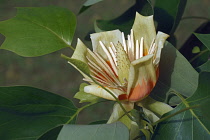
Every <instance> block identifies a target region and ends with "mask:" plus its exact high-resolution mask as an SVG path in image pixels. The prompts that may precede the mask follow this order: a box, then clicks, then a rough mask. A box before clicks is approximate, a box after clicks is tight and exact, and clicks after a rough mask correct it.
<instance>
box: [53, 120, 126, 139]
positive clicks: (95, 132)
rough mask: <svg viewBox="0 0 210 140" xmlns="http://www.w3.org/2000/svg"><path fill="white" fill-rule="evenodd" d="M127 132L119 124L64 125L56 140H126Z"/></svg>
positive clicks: (123, 126)
mask: <svg viewBox="0 0 210 140" xmlns="http://www.w3.org/2000/svg"><path fill="white" fill-rule="evenodd" d="M128 139H129V131H128V129H127V127H126V126H125V125H124V124H122V123H120V122H116V123H112V124H100V125H64V127H63V128H62V130H61V132H60V134H59V135H58V139H57V140H128Z"/></svg>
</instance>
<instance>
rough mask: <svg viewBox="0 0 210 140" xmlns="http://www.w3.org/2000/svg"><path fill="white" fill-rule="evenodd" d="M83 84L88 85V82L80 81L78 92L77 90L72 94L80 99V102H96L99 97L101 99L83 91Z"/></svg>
mask: <svg viewBox="0 0 210 140" xmlns="http://www.w3.org/2000/svg"><path fill="white" fill-rule="evenodd" d="M85 86H88V84H87V83H82V84H81V85H80V88H79V92H77V93H76V94H75V96H74V98H76V99H79V100H80V103H84V102H97V101H98V100H99V99H101V98H99V97H97V96H94V95H93V94H89V93H86V92H84V87H85Z"/></svg>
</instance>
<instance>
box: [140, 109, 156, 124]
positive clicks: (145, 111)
mask: <svg viewBox="0 0 210 140" xmlns="http://www.w3.org/2000/svg"><path fill="white" fill-rule="evenodd" d="M143 112H144V114H145V115H146V116H147V117H148V118H149V120H150V121H151V123H154V122H156V121H158V120H159V119H160V118H159V117H158V116H156V115H155V114H154V113H153V112H152V111H150V110H148V109H146V108H143Z"/></svg>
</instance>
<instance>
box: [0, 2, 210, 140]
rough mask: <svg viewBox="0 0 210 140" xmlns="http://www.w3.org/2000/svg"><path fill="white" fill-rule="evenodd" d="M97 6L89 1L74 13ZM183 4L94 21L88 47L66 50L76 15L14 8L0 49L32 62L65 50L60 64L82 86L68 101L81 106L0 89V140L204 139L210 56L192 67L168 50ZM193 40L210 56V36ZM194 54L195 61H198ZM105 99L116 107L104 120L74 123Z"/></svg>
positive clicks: (209, 130) (1, 29) (2, 28)
mask: <svg viewBox="0 0 210 140" xmlns="http://www.w3.org/2000/svg"><path fill="white" fill-rule="evenodd" d="M101 1H103V0H87V1H86V2H85V3H84V5H83V6H81V7H82V8H81V9H80V12H79V14H82V13H84V12H86V10H87V9H88V8H89V7H91V6H94V5H95V4H98V3H99V2H100V4H103V3H102V2H101ZM140 4H141V5H140ZM185 5H186V0H171V1H170V3H169V2H168V1H165V0H156V3H155V5H154V6H153V5H152V4H151V2H150V0H136V3H135V4H134V5H133V6H132V7H128V10H127V11H126V12H125V13H123V14H122V15H121V16H119V17H117V18H115V19H114V18H113V19H112V20H97V21H96V22H95V25H94V26H95V33H92V34H90V39H91V43H92V48H91V47H88V46H87V45H86V44H85V43H83V42H84V41H82V40H83V39H82V38H80V39H77V45H76V46H75V47H73V46H72V44H71V43H72V40H73V39H75V38H74V33H75V30H76V16H75V14H74V13H72V12H71V11H69V10H68V9H65V8H61V7H56V6H48V7H24V8H23V7H19V8H17V15H16V16H15V17H13V18H11V19H8V20H5V21H1V22H0V33H1V34H2V35H4V36H5V40H4V42H3V44H2V45H1V47H0V49H4V50H8V51H12V52H14V53H16V54H18V55H20V56H23V57H38V56H41V55H45V54H49V53H52V52H55V51H58V50H60V49H62V48H69V51H73V55H72V56H68V55H67V54H68V52H67V53H65V54H61V57H62V58H64V59H63V61H65V62H68V63H69V65H70V66H72V67H74V68H75V69H76V70H78V71H79V72H80V73H81V74H82V76H83V80H84V81H85V82H86V83H82V84H81V85H80V89H78V92H77V93H75V96H74V98H76V99H78V100H79V102H80V103H86V104H85V105H84V106H82V107H80V108H77V107H75V106H74V104H73V103H72V101H71V99H66V98H64V97H62V96H59V95H57V94H54V93H51V92H48V91H45V90H41V89H38V88H34V87H28V86H10V87H0V96H1V97H0V137H1V139H3V140H13V139H22V140H46V139H50V140H98V139H100V140H106V139H112V140H115V139H116V140H118V139H119V140H136V139H146V140H150V139H155V140H156V139H157V140H159V139H160V140H167V139H174V140H180V139H188V140H193V139H203V140H207V139H210V119H209V118H210V115H209V114H210V111H209V109H208V106H209V105H210V87H209V82H210V63H209V58H210V57H209V56H208V58H207V59H206V61H205V63H204V64H202V65H200V66H199V67H197V68H194V67H193V66H192V65H191V64H190V62H189V60H187V59H186V58H185V57H184V56H183V55H185V54H181V53H180V52H179V51H178V50H177V49H176V48H175V47H174V46H173V45H172V44H171V43H170V36H173V33H174V31H175V30H176V27H177V26H178V24H179V22H180V19H181V17H182V14H183V11H184V9H185ZM153 9H154V10H153ZM153 15H155V16H153ZM157 25H158V26H157ZM195 35H196V37H197V38H198V39H199V40H200V41H201V42H202V43H203V45H205V47H206V51H210V45H209V44H210V35H209V34H201V33H200V34H197V33H196V34H195ZM167 39H168V41H167ZM197 52H198V54H197V55H196V56H195V58H198V57H200V56H201V55H202V54H203V52H202V51H201V52H199V50H198V51H197ZM189 53H191V52H189ZM193 59H194V58H193ZM109 100H110V101H112V102H114V106H113V110H112V113H111V116H110V117H109V118H107V120H105V121H97V122H93V123H91V124H89V125H81V124H78V123H77V116H78V115H79V114H80V112H81V111H82V110H84V109H86V108H88V107H90V106H92V105H97V103H100V102H106V101H109ZM83 117H85V116H83Z"/></svg>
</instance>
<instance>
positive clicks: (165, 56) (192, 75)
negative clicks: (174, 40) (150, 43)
mask: <svg viewBox="0 0 210 140" xmlns="http://www.w3.org/2000/svg"><path fill="white" fill-rule="evenodd" d="M159 68H160V76H159V79H158V82H157V84H156V86H155V88H154V89H153V91H152V97H153V98H154V99H156V100H158V101H161V102H163V101H164V102H168V100H169V99H171V100H170V102H169V103H170V104H171V105H176V104H178V103H180V100H179V99H178V98H177V97H171V98H170V96H171V92H173V91H175V92H178V93H180V94H182V95H183V96H185V97H189V96H191V95H192V94H193V93H194V92H195V90H196V89H197V85H198V73H197V72H196V71H195V69H194V68H193V67H192V66H191V64H190V63H189V62H188V61H187V59H186V58H185V57H184V56H183V55H182V54H181V53H180V52H179V51H178V50H176V49H175V48H174V47H173V46H172V45H171V44H170V43H168V42H166V44H165V46H164V48H163V49H162V53H161V60H160V65H159Z"/></svg>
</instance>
